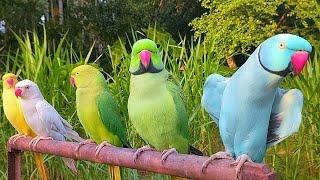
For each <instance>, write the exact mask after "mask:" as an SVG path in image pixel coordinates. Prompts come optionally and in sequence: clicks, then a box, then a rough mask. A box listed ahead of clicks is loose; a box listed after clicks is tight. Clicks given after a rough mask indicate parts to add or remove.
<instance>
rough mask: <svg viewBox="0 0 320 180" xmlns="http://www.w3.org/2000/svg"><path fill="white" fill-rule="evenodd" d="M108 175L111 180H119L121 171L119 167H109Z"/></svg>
mask: <svg viewBox="0 0 320 180" xmlns="http://www.w3.org/2000/svg"><path fill="white" fill-rule="evenodd" d="M109 174H110V176H111V179H112V180H121V169H120V167H119V166H113V165H109Z"/></svg>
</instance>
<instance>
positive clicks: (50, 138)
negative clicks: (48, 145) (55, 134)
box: [29, 136, 53, 150]
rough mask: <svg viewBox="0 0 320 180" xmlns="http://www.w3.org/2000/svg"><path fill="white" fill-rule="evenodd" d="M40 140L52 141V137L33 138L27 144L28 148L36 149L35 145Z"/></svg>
mask: <svg viewBox="0 0 320 180" xmlns="http://www.w3.org/2000/svg"><path fill="white" fill-rule="evenodd" d="M41 140H53V139H52V137H41V136H36V137H35V138H33V139H32V140H31V141H30V143H29V148H30V149H32V150H35V148H36V147H37V144H38V142H39V141H41Z"/></svg>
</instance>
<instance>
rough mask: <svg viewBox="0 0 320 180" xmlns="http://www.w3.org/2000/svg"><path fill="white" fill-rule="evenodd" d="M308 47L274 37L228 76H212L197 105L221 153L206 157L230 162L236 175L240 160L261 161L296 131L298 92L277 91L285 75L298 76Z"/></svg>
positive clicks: (291, 38) (298, 39) (300, 99)
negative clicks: (215, 129) (210, 122)
mask: <svg viewBox="0 0 320 180" xmlns="http://www.w3.org/2000/svg"><path fill="white" fill-rule="evenodd" d="M311 51H312V46H311V44H310V43H309V42H308V41H307V40H305V39H304V38H302V37H299V36H296V35H293V34H277V35H274V36H272V37H270V38H268V39H266V40H265V41H264V42H262V43H261V44H260V45H259V46H258V47H257V48H256V49H255V51H254V52H253V53H252V54H251V55H250V57H249V58H248V59H247V61H246V62H245V63H244V64H243V65H242V66H241V67H240V68H239V69H238V70H237V71H236V72H235V73H234V74H233V75H232V76H231V77H230V78H227V77H223V76H221V75H219V74H211V75H210V76H209V77H208V78H207V79H206V82H205V84H204V88H203V95H202V99H201V104H202V106H203V107H204V109H205V111H207V112H208V113H209V115H210V117H211V118H212V119H213V120H214V122H215V123H216V124H217V125H218V127H219V132H220V136H221V139H222V142H223V144H224V146H225V151H223V152H222V151H221V152H218V153H216V154H214V155H212V156H211V157H210V158H208V159H207V160H206V161H205V162H204V163H203V166H202V170H203V171H202V172H204V170H205V168H206V167H207V166H208V164H209V163H210V161H212V160H214V159H221V158H226V159H235V161H234V162H233V163H232V165H234V166H236V168H235V169H236V172H237V175H238V174H239V172H240V171H241V167H242V165H243V164H244V163H245V162H247V161H248V162H257V163H261V162H263V158H264V156H265V153H266V149H267V148H268V147H271V146H273V145H276V144H278V143H279V142H281V141H283V140H284V139H286V138H287V137H289V136H290V135H292V134H293V133H295V132H297V131H298V130H299V127H300V124H301V119H302V115H301V111H302V107H303V94H302V92H301V91H300V90H298V89H289V90H286V89H282V88H280V87H279V86H280V84H281V82H282V81H283V79H284V78H285V77H286V76H287V75H288V74H293V75H294V76H296V75H299V74H300V73H301V71H302V70H303V67H304V66H305V64H306V62H307V61H308V57H309V54H310V53H311Z"/></svg>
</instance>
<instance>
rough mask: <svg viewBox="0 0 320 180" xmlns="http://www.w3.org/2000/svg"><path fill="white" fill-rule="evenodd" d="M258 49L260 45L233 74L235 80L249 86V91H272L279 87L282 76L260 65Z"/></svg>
mask: <svg viewBox="0 0 320 180" xmlns="http://www.w3.org/2000/svg"><path fill="white" fill-rule="evenodd" d="M259 49H260V47H258V48H257V49H256V50H255V51H254V52H253V53H252V55H251V56H250V57H249V59H248V60H247V61H246V63H245V64H244V65H243V66H241V67H240V68H239V70H238V71H237V72H236V73H235V74H234V75H233V76H235V77H236V78H237V79H238V80H237V81H239V82H241V83H244V84H245V85H246V87H248V88H250V89H249V91H250V92H252V91H258V92H266V91H273V90H274V89H276V88H277V87H279V85H280V83H281V82H282V80H283V77H282V76H280V75H277V74H273V73H271V72H268V71H266V70H265V69H264V68H263V67H262V66H261V64H260V61H259V55H258V52H259Z"/></svg>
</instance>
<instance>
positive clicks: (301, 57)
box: [291, 51, 309, 75]
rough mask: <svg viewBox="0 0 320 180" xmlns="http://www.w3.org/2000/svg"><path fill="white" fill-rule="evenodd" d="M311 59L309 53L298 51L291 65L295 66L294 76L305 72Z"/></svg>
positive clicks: (292, 58)
mask: <svg viewBox="0 0 320 180" xmlns="http://www.w3.org/2000/svg"><path fill="white" fill-rule="evenodd" d="M308 58H309V53H308V52H307V51H297V52H295V53H294V54H293V55H292V56H291V63H292V65H293V74H294V75H298V74H300V73H301V71H302V70H303V68H304V66H305V65H306V63H307V61H308Z"/></svg>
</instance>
